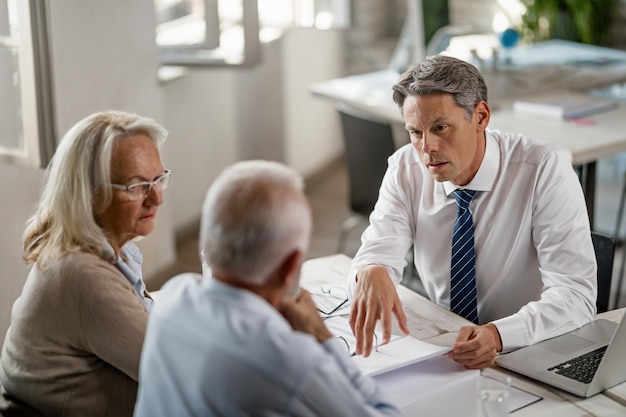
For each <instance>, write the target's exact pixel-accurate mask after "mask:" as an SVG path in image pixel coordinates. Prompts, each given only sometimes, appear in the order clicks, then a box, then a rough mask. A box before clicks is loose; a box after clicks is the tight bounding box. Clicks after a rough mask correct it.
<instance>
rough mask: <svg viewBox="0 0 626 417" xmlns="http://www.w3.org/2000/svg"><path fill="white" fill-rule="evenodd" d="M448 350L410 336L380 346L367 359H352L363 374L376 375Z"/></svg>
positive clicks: (359, 357) (356, 357)
mask: <svg viewBox="0 0 626 417" xmlns="http://www.w3.org/2000/svg"><path fill="white" fill-rule="evenodd" d="M449 350H450V348H449V347H445V346H437V345H433V344H431V343H427V342H422V341H421V340H419V339H416V338H414V337H411V336H400V337H398V338H397V339H395V340H392V341H391V342H389V343H388V344H386V345H383V346H380V347H379V348H378V351H377V352H372V354H371V355H370V356H369V357H367V358H364V357H363V356H355V357H354V358H352V359H353V360H354V361H355V362H356V366H357V367H358V368H359V369H360V370H361V372H362V373H363V374H365V375H378V374H382V373H385V372H389V371H393V370H395V369H398V368H402V367H404V366H407V365H411V364H413V363H416V362H421V361H424V360H427V359H430V358H433V357H436V356H441V355H443V354H445V353H446V352H448V351H449Z"/></svg>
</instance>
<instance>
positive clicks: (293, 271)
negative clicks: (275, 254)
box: [277, 249, 304, 288]
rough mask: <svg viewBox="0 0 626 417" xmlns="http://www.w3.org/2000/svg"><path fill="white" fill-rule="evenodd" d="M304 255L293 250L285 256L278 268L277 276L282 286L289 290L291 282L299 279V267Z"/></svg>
mask: <svg viewBox="0 0 626 417" xmlns="http://www.w3.org/2000/svg"><path fill="white" fill-rule="evenodd" d="M303 256H304V254H303V253H302V252H301V251H299V250H298V249H294V250H293V251H291V252H289V254H288V255H287V256H285V258H284V259H283V261H282V262H281V263H280V264H279V266H278V270H277V273H278V276H279V277H280V280H281V283H282V285H284V286H286V287H287V288H289V287H290V286H291V285H292V282H293V280H294V279H295V280H298V279H299V277H300V266H301V264H302V261H303V260H304V259H302V258H303Z"/></svg>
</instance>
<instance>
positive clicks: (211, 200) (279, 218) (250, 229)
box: [200, 160, 312, 285]
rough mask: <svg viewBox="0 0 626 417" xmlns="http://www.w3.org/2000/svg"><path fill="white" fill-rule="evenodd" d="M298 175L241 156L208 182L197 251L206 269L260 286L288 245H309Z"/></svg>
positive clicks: (308, 224) (305, 247)
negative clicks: (205, 264) (211, 182)
mask: <svg viewBox="0 0 626 417" xmlns="http://www.w3.org/2000/svg"><path fill="white" fill-rule="evenodd" d="M303 188H304V186H303V181H302V177H301V176H300V175H299V174H298V173H297V172H295V171H294V170H293V169H291V168H289V167H287V166H285V165H283V164H281V163H278V162H270V161H259V160H256V161H243V162H238V163H236V164H234V165H232V166H230V167H229V168H227V169H225V170H224V171H223V172H222V173H221V174H220V175H219V176H218V178H217V179H216V180H215V181H214V182H213V184H212V185H211V187H210V188H209V191H208V192H207V196H206V199H205V200H204V205H203V207H202V221H201V227H200V250H201V256H202V257H203V258H204V259H203V260H204V261H206V262H207V263H208V266H209V267H210V268H214V269H216V270H220V271H224V272H226V273H228V275H229V276H230V277H231V278H234V279H236V280H237V281H239V282H241V283H245V284H250V285H263V284H264V283H265V280H266V279H267V278H268V276H269V274H270V273H271V272H272V271H273V270H274V269H275V268H276V267H278V266H279V264H280V262H282V261H284V258H285V256H287V255H288V254H289V253H290V252H292V251H293V250H300V251H301V252H303V253H306V251H307V250H308V245H309V239H310V233H311V227H312V219H311V211H310V207H309V204H308V201H307V199H306V196H305V195H304V193H303Z"/></svg>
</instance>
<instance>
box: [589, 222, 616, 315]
mask: <svg viewBox="0 0 626 417" xmlns="http://www.w3.org/2000/svg"><path fill="white" fill-rule="evenodd" d="M591 240H592V241H593V249H594V252H595V254H596V262H597V263H598V275H597V276H598V297H597V299H596V308H597V310H598V313H604V312H605V311H608V309H609V300H610V294H611V278H612V276H613V260H614V258H615V246H616V244H615V239H613V237H611V236H608V235H605V234H602V233H598V232H591Z"/></svg>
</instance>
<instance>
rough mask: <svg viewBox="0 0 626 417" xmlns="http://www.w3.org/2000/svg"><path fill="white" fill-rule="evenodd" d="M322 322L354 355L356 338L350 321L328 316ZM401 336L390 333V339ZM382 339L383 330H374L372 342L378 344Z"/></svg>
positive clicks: (344, 318)
mask: <svg viewBox="0 0 626 417" xmlns="http://www.w3.org/2000/svg"><path fill="white" fill-rule="evenodd" d="M324 324H326V327H327V328H328V330H330V332H331V333H332V334H334V335H335V336H341V338H342V339H343V340H345V341H346V343H347V344H348V351H349V353H350V355H354V353H355V352H356V338H355V337H354V334H353V333H352V329H351V328H350V323H348V319H347V318H346V317H337V316H335V317H329V318H327V319H326V320H324ZM400 337H401V336H397V335H391V340H392V341H393V340H395V339H398V338H400ZM382 340H383V332H382V331H380V330H376V331H375V332H374V344H375V345H376V346H378V345H379V344H380V343H381V342H382Z"/></svg>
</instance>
